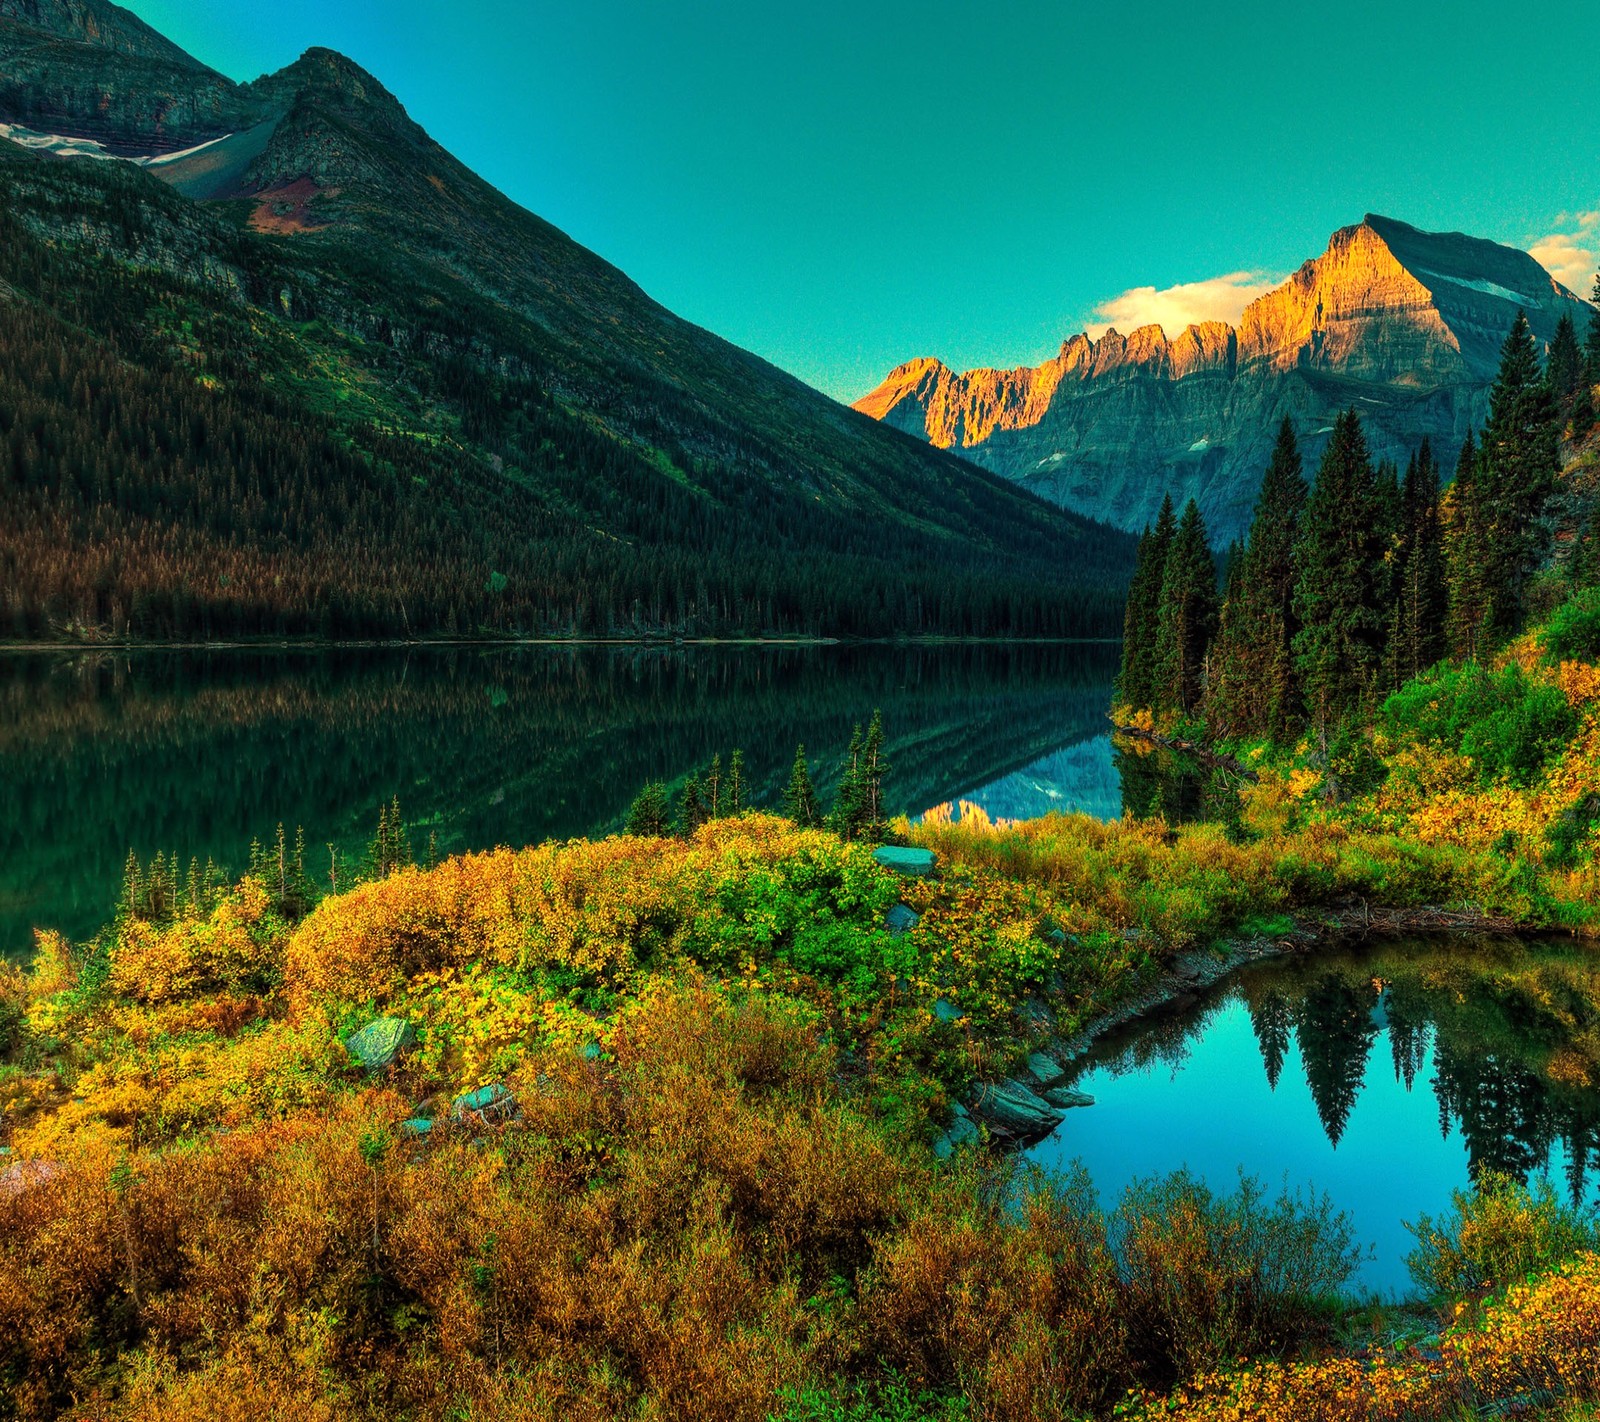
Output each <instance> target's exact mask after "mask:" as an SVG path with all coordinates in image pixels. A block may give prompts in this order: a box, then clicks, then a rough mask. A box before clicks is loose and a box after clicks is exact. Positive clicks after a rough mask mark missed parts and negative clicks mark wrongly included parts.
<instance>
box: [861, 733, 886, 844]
mask: <svg viewBox="0 0 1600 1422" xmlns="http://www.w3.org/2000/svg"><path fill="white" fill-rule="evenodd" d="M861 760H862V764H861V798H862V808H863V811H864V822H863V825H862V828H863V829H864V830H865V831H866V832H867V833H868V834H873V835H876V834H877V832H878V829H879V827H880V826H881V825H883V824H884V822H885V821H886V820H887V819H888V816H887V815H886V814H885V812H884V802H883V782H884V777H885V776H887V775H888V774H889V762H888V760H887V758H886V757H885V756H884V734H883V712H882V711H880V710H874V711H873V713H872V720H871V721H870V722H869V723H868V725H867V741H866V744H865V745H864V746H863V747H862V756H861Z"/></svg>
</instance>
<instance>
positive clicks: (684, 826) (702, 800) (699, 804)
mask: <svg viewBox="0 0 1600 1422" xmlns="http://www.w3.org/2000/svg"><path fill="white" fill-rule="evenodd" d="M710 818H711V810H710V806H709V805H708V804H707V803H706V791H705V784H704V782H702V781H701V779H700V776H699V774H698V773H692V774H690V776H689V778H688V779H687V780H685V781H684V782H683V794H682V795H681V796H680V797H679V800H678V828H679V829H680V830H682V831H683V833H684V834H693V833H694V832H695V831H696V830H697V829H699V828H700V826H701V825H703V824H704V823H705V822H706V821H707V820H708V819H710Z"/></svg>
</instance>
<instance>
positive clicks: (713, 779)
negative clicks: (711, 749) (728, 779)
mask: <svg viewBox="0 0 1600 1422" xmlns="http://www.w3.org/2000/svg"><path fill="white" fill-rule="evenodd" d="M704 789H705V799H706V817H707V818H708V819H713V820H716V819H721V818H722V794H723V790H722V757H721V755H714V756H712V757H711V767H710V769H708V770H707V771H706V778H705V781H704Z"/></svg>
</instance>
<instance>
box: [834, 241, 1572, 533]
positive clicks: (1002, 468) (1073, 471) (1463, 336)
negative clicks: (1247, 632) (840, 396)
mask: <svg viewBox="0 0 1600 1422" xmlns="http://www.w3.org/2000/svg"><path fill="white" fill-rule="evenodd" d="M1519 307H1521V308H1522V309H1523V310H1525V311H1526V312H1527V314H1528V318H1529V320H1530V322H1531V323H1532V324H1533V327H1534V331H1535V334H1536V335H1537V336H1538V337H1539V338H1540V339H1542V340H1546V341H1547V340H1549V339H1550V337H1551V336H1552V335H1553V334H1554V331H1555V325H1556V322H1557V320H1558V319H1559V316H1560V314H1561V312H1562V311H1563V310H1571V311H1573V312H1574V313H1577V312H1578V310H1579V308H1580V307H1581V303H1579V302H1578V300H1577V298H1576V297H1575V296H1573V295H1572V293H1571V292H1569V291H1567V290H1566V289H1565V288H1564V287H1562V286H1560V285H1559V283H1557V282H1555V281H1554V280H1553V279H1552V278H1551V277H1550V276H1549V274H1548V273H1546V272H1545V271H1544V269H1543V268H1542V267H1540V266H1539V264H1538V263H1537V262H1535V261H1534V259H1533V258H1532V257H1530V256H1529V255H1528V254H1527V253H1525V252H1518V251H1516V250H1514V249H1512V248H1509V247H1503V246H1500V245H1498V244H1497V243H1493V242H1488V241H1484V240H1482V239H1480V238H1473V237H1467V236H1464V235H1462V234H1460V233H1448V234H1437V233H1426V232H1421V231H1419V230H1418V229H1416V228H1414V227H1411V226H1408V225H1407V224H1405V223H1403V222H1397V221H1395V220H1394V219H1392V218H1385V217H1380V216H1376V215H1372V214H1369V215H1368V216H1367V217H1365V218H1364V219H1363V220H1362V221H1361V222H1359V223H1356V224H1354V225H1352V226H1350V227H1345V228H1341V229H1340V230H1339V231H1337V232H1335V233H1334V234H1333V236H1332V238H1331V239H1330V240H1329V243H1328V247H1327V250H1326V251H1325V252H1324V253H1323V254H1322V255H1321V256H1320V257H1317V258H1314V259H1312V260H1310V261H1308V262H1306V263H1305V264H1304V265H1303V266H1302V267H1301V268H1300V269H1299V270H1298V271H1297V272H1295V274H1294V275H1293V276H1291V277H1290V278H1289V279H1288V280H1287V281H1286V282H1284V283H1283V285H1282V286H1280V287H1278V288H1277V289H1276V290H1275V291H1272V292H1270V293H1268V294H1267V295H1266V296H1263V297H1261V298H1259V299H1258V300H1256V301H1254V302H1252V303H1251V304H1250V306H1248V307H1247V308H1246V309H1245V312H1244V314H1243V316H1242V317H1241V319H1240V321H1239V324H1238V326H1237V328H1235V327H1232V326H1228V325H1225V324H1223V323H1220V322H1210V323H1207V324H1205V325H1202V326H1191V327H1189V328H1188V329H1187V330H1185V331H1183V332H1182V333H1181V334H1179V335H1178V336H1176V337H1174V338H1169V337H1168V336H1167V335H1166V333H1165V332H1164V331H1163V330H1162V329H1161V328H1160V327H1159V326H1146V327H1142V328H1140V329H1139V330H1136V331H1134V332H1132V333H1131V334H1130V335H1126V336H1124V335H1122V334H1121V333H1120V332H1118V331H1116V330H1115V329H1112V330H1108V331H1107V332H1106V333H1105V334H1104V335H1103V336H1102V337H1100V338H1099V339H1098V340H1092V339H1090V338H1089V337H1088V336H1086V335H1077V336H1073V337H1072V338H1071V339H1069V340H1068V341H1066V342H1064V343H1063V345H1062V347H1061V351H1060V354H1059V355H1057V356H1056V357H1055V358H1054V359H1052V360H1049V361H1046V362H1045V363H1044V364H1043V365H1040V366H1037V367H1022V368H1019V369H1016V370H1008V371H1001V370H972V371H968V372H966V373H964V374H957V373H955V372H954V371H952V370H950V369H949V368H948V367H947V366H945V365H944V364H943V363H942V362H940V361H937V360H930V359H921V360H914V361H910V362H908V363H906V364H905V365H902V366H900V367H898V368H897V369H896V370H895V371H893V372H892V373H891V374H890V375H889V377H888V378H887V379H886V380H885V381H884V382H883V384H882V385H880V386H879V387H878V388H877V389H876V390H874V391H872V392H871V393H870V394H868V395H866V396H864V397H863V398H862V399H861V400H859V401H858V402H857V403H856V406H855V408H856V409H858V410H860V411H862V412H863V413H865V414H869V415H871V416H872V417H873V418H875V419H880V420H885V421H887V422H888V423H890V424H893V425H895V426H896V427H897V428H900V429H904V430H906V431H908V432H909V433H913V434H917V435H920V436H922V437H924V438H927V439H928V440H930V441H931V442H932V443H934V444H936V445H938V446H940V447H941V448H960V449H962V450H964V451H965V452H966V453H967V455H968V457H969V458H973V459H975V460H977V461H978V462H980V463H982V464H984V465H985V466H986V467H988V468H991V469H994V470H995V471H996V472H998V473H1001V474H1004V475H1006V476H1007V477H1010V478H1013V479H1016V480H1018V481H1019V482H1021V483H1023V484H1025V485H1027V486H1028V487H1031V488H1034V489H1035V490H1036V491H1038V492H1040V493H1043V494H1045V495H1046V496H1047V497H1050V498H1052V499H1054V500H1056V501H1057V502H1059V503H1061V504H1063V505H1065V506H1066V507H1068V508H1073V509H1076V510H1078V511H1080V512H1088V511H1092V512H1093V513H1094V514H1095V515H1097V516H1100V517H1108V518H1110V519H1111V521H1112V522H1114V523H1117V524H1119V525H1120V526H1122V527H1125V528H1129V529H1137V528H1139V527H1142V526H1143V524H1144V523H1146V522H1148V521H1149V519H1150V518H1151V517H1152V516H1153V514H1154V512H1155V509H1156V506H1157V505H1158V504H1159V503H1160V501H1161V498H1162V496H1163V495H1164V494H1165V493H1167V492H1169V491H1170V492H1171V493H1172V494H1173V495H1174V497H1176V498H1178V499H1180V500H1181V499H1185V498H1188V497H1189V496H1191V495H1193V496H1195V497H1196V498H1198V499H1199V500H1200V504H1201V508H1202V511H1203V512H1204V513H1205V514H1206V517H1207V521H1208V523H1209V524H1210V526H1211V528H1212V531H1213V533H1214V534H1215V535H1216V536H1217V537H1218V538H1219V539H1226V538H1228V537H1231V536H1233V535H1235V534H1237V533H1238V532H1240V531H1242V529H1243V527H1244V525H1245V522H1246V520H1247V519H1248V517H1249V512H1250V506H1251V503H1252V501H1253V499H1254V496H1255V491H1256V488H1257V487H1258V485H1259V482H1260V475H1261V470H1262V468H1263V467H1264V464H1265V458H1266V453H1267V444H1268V441H1269V438H1270V433H1271V431H1272V430H1273V429H1275V428H1276V426H1277V424H1278V422H1279V420H1280V419H1281V418H1282V416H1283V415H1285V414H1287V415H1289V416H1290V417H1291V418H1293V419H1294V421H1295V423H1296V426H1297V428H1298V429H1299V431H1300V433H1301V435H1302V438H1303V439H1304V440H1305V442H1306V443H1307V444H1308V446H1309V447H1310V453H1311V454H1312V456H1313V457H1315V455H1316V453H1317V452H1318V450H1319V448H1320V440H1321V438H1322V436H1323V435H1324V434H1325V432H1326V427H1327V426H1328V425H1329V424H1330V423H1331V415H1332V413H1333V412H1334V411H1335V410H1336V409H1337V408H1339V407H1340V406H1341V405H1347V404H1351V403H1355V404H1357V405H1358V407H1359V408H1361V409H1362V411H1363V413H1364V414H1365V415H1366V416H1367V420H1368V425H1369V429H1370V432H1371V436H1372V441H1373V443H1374V445H1375V447H1376V448H1377V449H1378V451H1379V452H1380V453H1382V454H1389V455H1393V456H1395V457H1397V458H1403V457H1404V456H1405V454H1406V453H1408V452H1409V451H1410V450H1411V449H1412V448H1414V447H1415V445H1416V444H1417V443H1418V442H1419V441H1420V440H1421V439H1422V437H1423V436H1424V435H1426V436H1429V437H1430V438H1432V439H1433V440H1434V441H1435V444H1436V445H1437V446H1438V447H1439V448H1440V449H1441V451H1442V452H1443V454H1444V456H1445V457H1446V458H1447V459H1448V458H1450V457H1453V454H1454V451H1455V449H1456V448H1458V447H1459V445H1460V442H1461V440H1462V438H1463V436H1464V435H1465V433H1466V431H1467V429H1468V428H1469V427H1471V426H1472V425H1473V424H1475V423H1477V422H1478V421H1479V420H1481V418H1482V416H1483V413H1484V408H1485V401H1486V398H1487V389H1488V385H1489V382H1490V381H1491V380H1492V378H1493V374H1494V369H1495V362H1496V358H1497V355H1498V351H1499V346H1500V342H1501V340H1502V339H1503V338H1504V335H1505V332H1506V331H1507V330H1508V329H1509V327H1510V324H1511V320H1512V317H1513V316H1514V314H1515V312H1516V310H1517V309H1518V308H1519Z"/></svg>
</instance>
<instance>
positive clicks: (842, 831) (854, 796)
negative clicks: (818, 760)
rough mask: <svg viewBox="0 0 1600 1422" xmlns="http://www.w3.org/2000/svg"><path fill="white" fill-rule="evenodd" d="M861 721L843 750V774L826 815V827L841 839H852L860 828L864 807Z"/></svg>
mask: <svg viewBox="0 0 1600 1422" xmlns="http://www.w3.org/2000/svg"><path fill="white" fill-rule="evenodd" d="M861 753H862V744H861V723H860V722H859V721H858V722H857V723H856V726H855V729H854V730H853V731H852V732H851V733H850V748H849V750H847V751H846V752H845V758H844V774H843V775H842V776H841V777H840V779H839V789H838V791H837V793H836V794H835V796H834V801H833V809H832V811H831V812H830V813H829V815H828V828H829V829H831V830H832V831H833V832H834V833H835V834H836V835H838V836H839V837H840V838H841V839H854V838H855V836H856V833H857V831H858V830H859V829H860V828H861V819H862V814H863V811H864V808H865V804H864V796H863V793H862V786H861Z"/></svg>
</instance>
